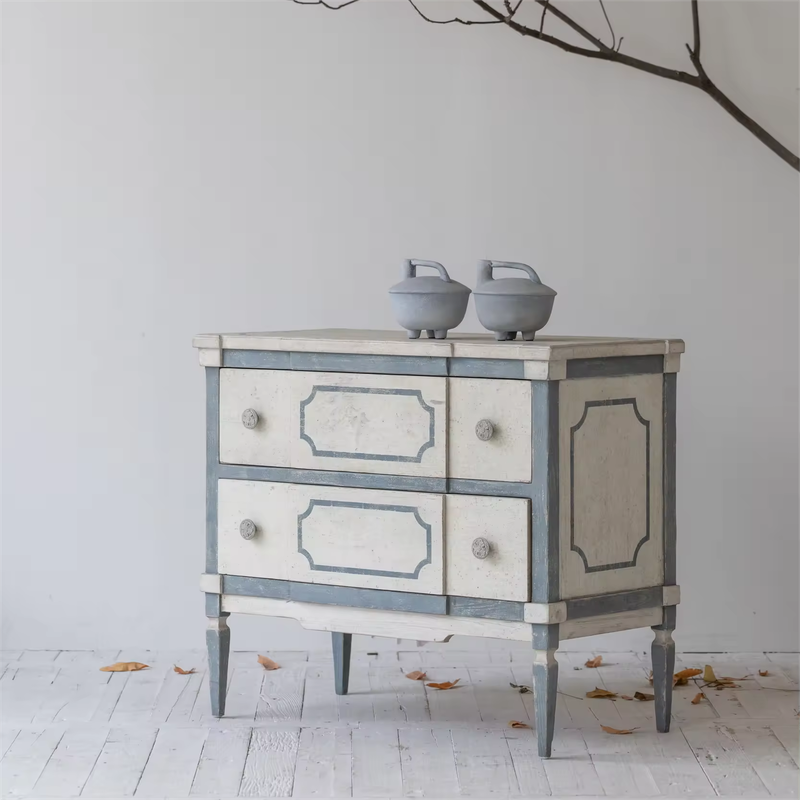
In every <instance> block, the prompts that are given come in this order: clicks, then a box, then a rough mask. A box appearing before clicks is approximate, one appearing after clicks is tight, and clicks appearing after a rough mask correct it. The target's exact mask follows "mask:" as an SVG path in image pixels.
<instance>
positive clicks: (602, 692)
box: [586, 686, 617, 698]
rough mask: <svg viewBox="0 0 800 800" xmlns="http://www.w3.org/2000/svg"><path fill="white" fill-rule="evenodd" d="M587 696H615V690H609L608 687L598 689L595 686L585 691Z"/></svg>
mask: <svg viewBox="0 0 800 800" xmlns="http://www.w3.org/2000/svg"><path fill="white" fill-rule="evenodd" d="M586 696H587V697H609V698H611V697H616V696H617V693H616V692H609V691H608V689H598V688H597V687H596V686H595V687H594V689H593V690H592V691H591V692H586Z"/></svg>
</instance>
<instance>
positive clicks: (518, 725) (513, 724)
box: [508, 719, 531, 728]
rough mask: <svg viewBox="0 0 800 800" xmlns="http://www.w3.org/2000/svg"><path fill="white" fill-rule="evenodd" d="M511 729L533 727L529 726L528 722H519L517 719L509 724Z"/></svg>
mask: <svg viewBox="0 0 800 800" xmlns="http://www.w3.org/2000/svg"><path fill="white" fill-rule="evenodd" d="M508 727H509V728H530V727H531V726H530V725H528V723H527V722H518V721H517V720H515V719H512V720H511V722H509V723H508Z"/></svg>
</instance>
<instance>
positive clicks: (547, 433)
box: [530, 381, 560, 603]
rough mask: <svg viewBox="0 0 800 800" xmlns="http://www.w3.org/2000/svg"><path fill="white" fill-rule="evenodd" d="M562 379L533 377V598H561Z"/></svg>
mask: <svg viewBox="0 0 800 800" xmlns="http://www.w3.org/2000/svg"><path fill="white" fill-rule="evenodd" d="M558 387H559V382H558V381H532V382H531V390H532V391H531V404H532V418H533V483H532V485H531V487H530V491H531V599H532V601H533V602H534V603H555V602H557V601H558V600H559V592H560V589H559V533H558V525H559V522H558V518H559V507H558V506H559V502H558V491H559V488H558V396H559V389H558Z"/></svg>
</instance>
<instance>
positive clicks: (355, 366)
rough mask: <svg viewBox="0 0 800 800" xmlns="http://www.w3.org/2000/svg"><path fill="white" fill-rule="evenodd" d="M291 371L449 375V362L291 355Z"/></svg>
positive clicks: (419, 359) (421, 358)
mask: <svg viewBox="0 0 800 800" xmlns="http://www.w3.org/2000/svg"><path fill="white" fill-rule="evenodd" d="M290 355H291V359H290V368H291V369H293V370H298V371H302V372H360V373H364V374H371V375H381V374H383V375H432V376H434V377H445V376H446V375H447V359H446V358H441V357H430V356H373V355H359V354H346V353H342V354H339V353H291V354H290Z"/></svg>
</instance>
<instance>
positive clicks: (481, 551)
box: [472, 536, 492, 559]
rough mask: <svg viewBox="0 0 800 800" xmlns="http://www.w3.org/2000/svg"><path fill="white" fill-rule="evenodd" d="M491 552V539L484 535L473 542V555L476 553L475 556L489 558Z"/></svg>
mask: <svg viewBox="0 0 800 800" xmlns="http://www.w3.org/2000/svg"><path fill="white" fill-rule="evenodd" d="M491 552H492V545H491V544H489V540H488V539H484V538H483V536H479V537H478V538H477V539H475V541H474V542H473V543H472V555H474V556H475V558H480V559H484V558H487V557H488V555H489V553H491Z"/></svg>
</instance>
